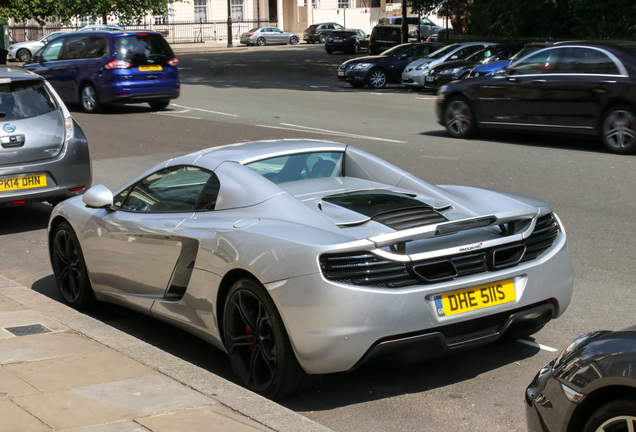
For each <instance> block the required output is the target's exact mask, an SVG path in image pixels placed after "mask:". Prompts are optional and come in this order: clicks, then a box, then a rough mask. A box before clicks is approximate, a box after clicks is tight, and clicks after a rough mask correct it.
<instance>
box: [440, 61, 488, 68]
mask: <svg viewBox="0 0 636 432" xmlns="http://www.w3.org/2000/svg"><path fill="white" fill-rule="evenodd" d="M480 63H481V62H479V61H475V60H453V61H449V62H446V63H444V64H443V65H437V66H436V67H435V68H436V69H437V70H442V69H452V68H458V67H470V66H474V65H478V64H480Z"/></svg>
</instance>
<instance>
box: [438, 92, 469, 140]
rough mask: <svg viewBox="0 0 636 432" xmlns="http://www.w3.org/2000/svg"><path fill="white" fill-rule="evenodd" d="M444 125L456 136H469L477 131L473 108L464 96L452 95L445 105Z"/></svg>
mask: <svg viewBox="0 0 636 432" xmlns="http://www.w3.org/2000/svg"><path fill="white" fill-rule="evenodd" d="M444 125H445V126H446V129H447V130H448V132H449V133H450V134H451V136H453V137H454V138H468V137H469V136H471V135H472V134H473V133H474V132H475V119H474V117H473V109H472V107H471V106H470V103H469V102H468V100H466V99H465V98H464V97H462V96H454V97H451V98H450V99H449V100H448V101H447V102H446V104H445V105H444Z"/></svg>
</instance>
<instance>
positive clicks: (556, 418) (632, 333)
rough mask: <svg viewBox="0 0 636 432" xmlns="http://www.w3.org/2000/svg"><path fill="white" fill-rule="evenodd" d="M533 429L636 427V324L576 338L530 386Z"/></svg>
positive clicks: (616, 430)
mask: <svg viewBox="0 0 636 432" xmlns="http://www.w3.org/2000/svg"><path fill="white" fill-rule="evenodd" d="M526 419H527V423H528V431H529V432H580V431H582V432H627V431H634V430H636V326H632V327H629V328H627V329H624V330H621V331H614V332H610V331H597V332H592V333H587V334H584V335H582V336H579V337H578V338H576V339H575V340H574V341H573V342H572V343H571V344H570V345H568V346H567V348H565V349H564V350H563V351H562V352H561V354H560V355H559V356H558V357H557V358H556V360H554V361H552V362H551V363H549V364H548V365H546V366H545V367H544V368H543V369H541V371H539V373H538V374H537V375H536V377H535V378H534V380H533V381H532V383H531V384H530V385H529V386H528V388H527V389H526Z"/></svg>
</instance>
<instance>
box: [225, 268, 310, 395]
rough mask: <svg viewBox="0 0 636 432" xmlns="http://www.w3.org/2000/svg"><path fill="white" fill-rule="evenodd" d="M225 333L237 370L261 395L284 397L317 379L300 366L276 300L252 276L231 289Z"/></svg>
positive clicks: (227, 302)
mask: <svg viewBox="0 0 636 432" xmlns="http://www.w3.org/2000/svg"><path fill="white" fill-rule="evenodd" d="M223 336H224V343H225V347H226V349H227V352H228V356H229V359H230V364H231V366H232V369H233V370H234V373H235V374H236V376H237V377H238V378H239V380H240V382H241V383H242V384H243V385H244V386H245V387H247V388H249V389H250V390H252V391H254V392H256V393H259V394H261V395H262V396H265V397H267V398H272V399H281V398H284V397H288V396H291V395H294V394H297V393H300V392H303V391H306V390H308V389H309V388H310V387H312V386H313V385H314V383H315V382H317V378H318V377H317V376H312V375H308V374H306V373H305V371H304V370H302V368H301V367H300V364H299V363H298V361H297V360H296V356H295V354H294V351H293V350H292V347H291V343H290V342H289V338H288V337H287V332H286V331H285V327H284V325H283V322H282V319H281V318H280V315H279V314H278V311H277V310H276V306H275V305H274V302H273V301H272V299H271V298H270V297H269V294H267V291H266V290H265V288H263V287H262V286H261V285H260V284H259V283H257V282H255V281H254V280H252V279H241V280H239V281H237V282H236V283H235V284H234V285H233V286H232V289H231V290H230V292H229V293H228V296H227V300H226V302H225V310H224V314H223Z"/></svg>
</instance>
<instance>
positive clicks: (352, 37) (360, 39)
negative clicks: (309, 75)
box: [325, 29, 369, 54]
mask: <svg viewBox="0 0 636 432" xmlns="http://www.w3.org/2000/svg"><path fill="white" fill-rule="evenodd" d="M361 49H365V50H368V49H369V35H368V34H366V33H365V32H364V31H362V30H360V29H343V30H336V31H334V32H333V33H331V35H330V36H329V37H328V38H327V40H326V41H325V51H326V52H327V54H331V53H333V52H335V51H343V52H347V53H351V54H358V53H359V52H360V50H361Z"/></svg>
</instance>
